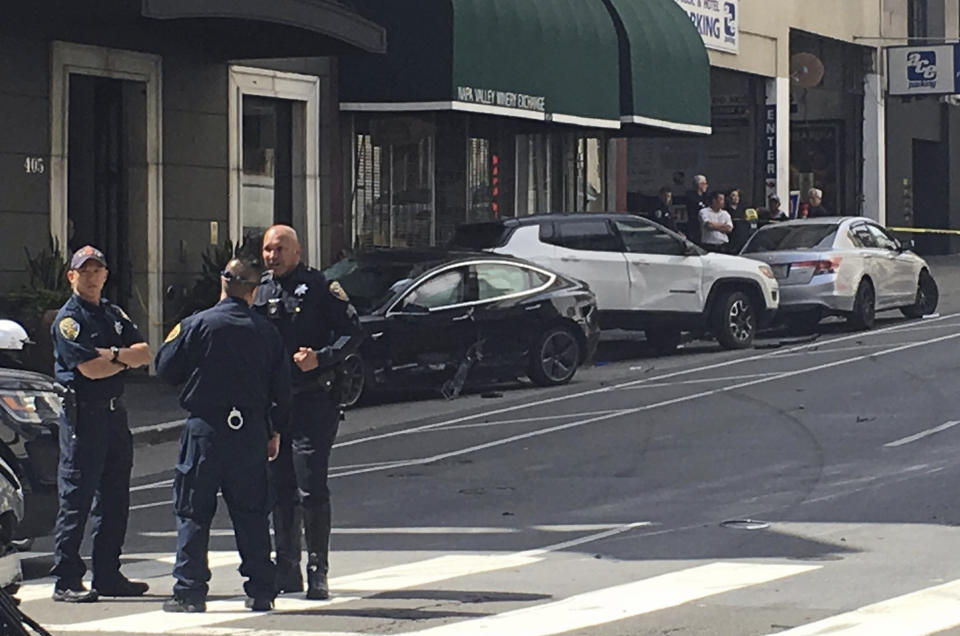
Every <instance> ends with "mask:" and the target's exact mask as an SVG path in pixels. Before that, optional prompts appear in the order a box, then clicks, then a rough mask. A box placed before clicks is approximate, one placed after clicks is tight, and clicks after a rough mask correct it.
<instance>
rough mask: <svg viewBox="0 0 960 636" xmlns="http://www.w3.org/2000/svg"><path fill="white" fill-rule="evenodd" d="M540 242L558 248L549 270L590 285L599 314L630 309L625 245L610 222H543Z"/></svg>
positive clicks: (588, 220)
mask: <svg viewBox="0 0 960 636" xmlns="http://www.w3.org/2000/svg"><path fill="white" fill-rule="evenodd" d="M540 240H541V241H543V242H545V243H549V244H552V245H554V246H555V248H556V251H555V254H554V259H553V266H552V267H551V268H550V269H553V270H555V271H558V272H560V273H561V274H566V275H567V276H571V277H572V278H576V279H579V280H582V281H584V282H586V283H587V284H588V285H590V289H592V290H593V293H594V294H596V296H597V307H598V309H599V310H600V311H622V310H629V309H630V277H629V274H628V273H627V261H626V259H625V258H624V255H623V244H622V243H621V242H620V238H619V237H618V236H617V234H616V233H615V232H614V230H613V226H612V224H611V223H610V221H609V220H608V219H605V218H596V219H590V218H572V219H563V218H560V219H558V220H556V221H553V222H552V223H543V224H542V225H541V229H540Z"/></svg>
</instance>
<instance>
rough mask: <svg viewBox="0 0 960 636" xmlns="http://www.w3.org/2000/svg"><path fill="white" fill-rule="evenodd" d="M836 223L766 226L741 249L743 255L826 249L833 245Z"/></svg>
mask: <svg viewBox="0 0 960 636" xmlns="http://www.w3.org/2000/svg"><path fill="white" fill-rule="evenodd" d="M838 227H839V225H838V224H837V223H802V224H800V223H798V224H795V225H775V226H768V227H765V228H764V229H762V230H760V231H759V232H757V233H756V234H754V235H753V237H752V238H751V239H750V242H749V243H747V244H746V246H745V247H744V248H743V254H750V253H752V252H778V251H784V250H804V249H819V248H827V247H830V246H831V245H832V244H833V239H834V236H836V233H837V228H838Z"/></svg>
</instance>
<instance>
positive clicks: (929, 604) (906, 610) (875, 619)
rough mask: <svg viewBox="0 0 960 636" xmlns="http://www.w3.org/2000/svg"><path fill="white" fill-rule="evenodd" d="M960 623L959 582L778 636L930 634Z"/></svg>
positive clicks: (915, 593) (919, 635)
mask: <svg viewBox="0 0 960 636" xmlns="http://www.w3.org/2000/svg"><path fill="white" fill-rule="evenodd" d="M958 625H960V581H951V582H950V583H944V584H943V585H937V586H935V587H928V588H926V589H923V590H920V591H918V592H913V593H912V594H905V595H903V596H898V597H896V598H892V599H890V600H887V601H882V602H880V603H875V604H873V605H867V606H866V607H861V608H860V609H857V610H854V611H852V612H847V613H845V614H840V615H838V616H833V617H830V618H827V619H824V620H822V621H817V622H815V623H809V624H807V625H803V626H802V627H796V628H794V629H789V630H787V631H783V632H777V636H827V635H829V636H927V635H928V634H936V633H938V632H942V631H943V630H945V629H950V628H951V627H956V626H958Z"/></svg>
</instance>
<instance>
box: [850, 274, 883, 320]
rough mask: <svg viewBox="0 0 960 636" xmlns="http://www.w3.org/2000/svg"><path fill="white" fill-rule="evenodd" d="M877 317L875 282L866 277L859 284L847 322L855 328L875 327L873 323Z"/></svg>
mask: <svg viewBox="0 0 960 636" xmlns="http://www.w3.org/2000/svg"><path fill="white" fill-rule="evenodd" d="M876 319H877V294H876V292H875V291H874V289H873V283H871V282H870V280H869V279H867V278H864V279H863V280H862V281H860V285H859V286H857V295H856V296H855V297H854V301H853V312H852V313H851V314H850V317H849V318H847V322H849V323H850V325H851V326H852V327H853V328H854V329H861V330H867V329H873V324H874V323H875V322H876Z"/></svg>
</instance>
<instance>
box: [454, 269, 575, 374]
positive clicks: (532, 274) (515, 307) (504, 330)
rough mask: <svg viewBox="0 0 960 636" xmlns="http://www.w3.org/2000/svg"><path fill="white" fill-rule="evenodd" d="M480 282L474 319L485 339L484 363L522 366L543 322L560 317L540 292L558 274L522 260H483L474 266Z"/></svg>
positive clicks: (505, 366) (490, 365) (514, 366)
mask: <svg viewBox="0 0 960 636" xmlns="http://www.w3.org/2000/svg"><path fill="white" fill-rule="evenodd" d="M471 272H472V276H473V277H475V278H476V283H477V305H476V309H475V313H474V318H475V320H476V323H477V329H478V332H479V338H480V340H481V341H482V342H483V366H486V367H500V368H507V367H512V368H520V367H524V366H525V361H526V359H527V356H528V349H529V346H530V343H531V342H532V341H533V339H534V338H535V337H536V336H537V335H539V333H540V331H541V330H542V328H543V325H544V324H545V323H546V322H547V321H548V320H549V319H551V318H553V319H555V318H556V313H555V310H554V309H553V305H552V304H551V303H550V302H549V301H544V300H543V297H542V296H541V295H540V294H539V292H541V291H543V290H545V289H547V288H548V287H550V285H551V284H552V283H553V281H554V280H555V279H556V275H554V274H551V273H549V272H546V271H543V270H540V269H537V268H533V267H529V266H527V265H524V264H521V263H510V262H495V261H491V262H479V263H476V264H474V265H472V266H471Z"/></svg>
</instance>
